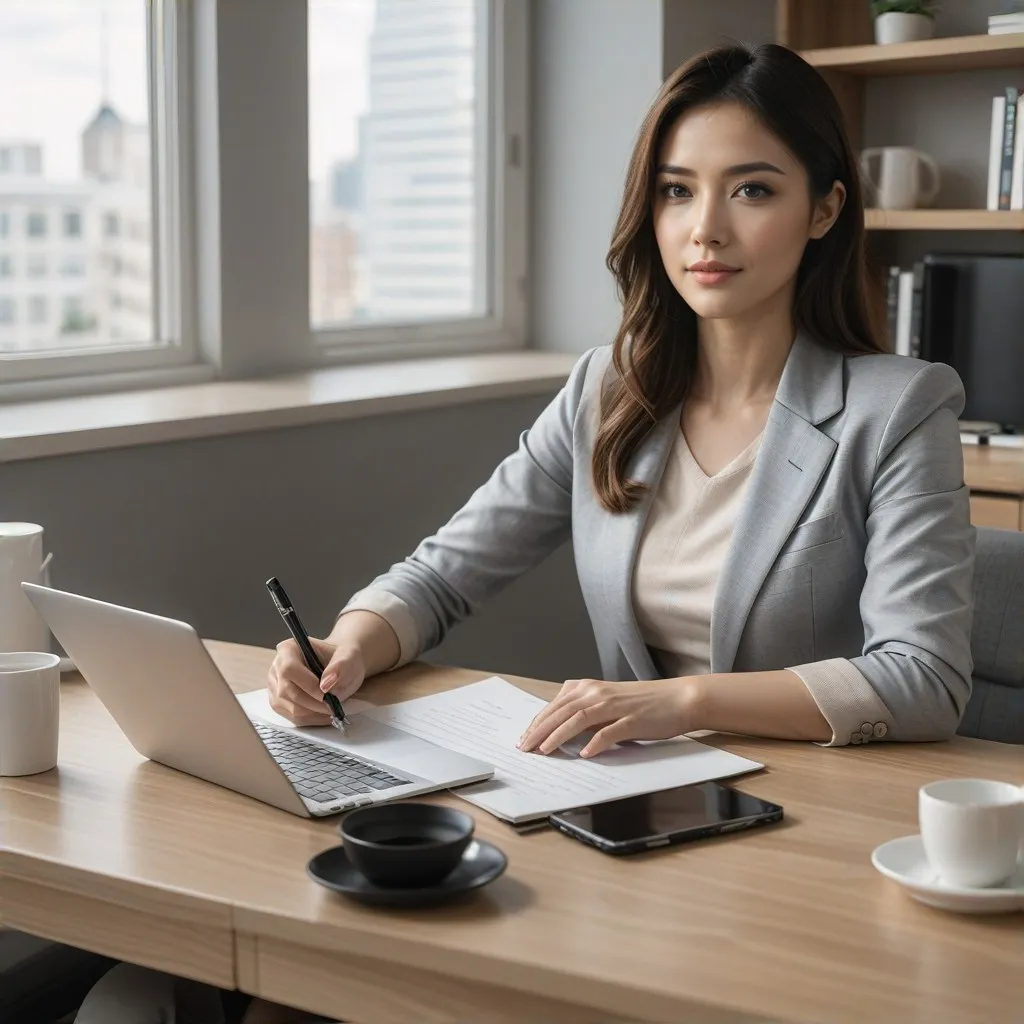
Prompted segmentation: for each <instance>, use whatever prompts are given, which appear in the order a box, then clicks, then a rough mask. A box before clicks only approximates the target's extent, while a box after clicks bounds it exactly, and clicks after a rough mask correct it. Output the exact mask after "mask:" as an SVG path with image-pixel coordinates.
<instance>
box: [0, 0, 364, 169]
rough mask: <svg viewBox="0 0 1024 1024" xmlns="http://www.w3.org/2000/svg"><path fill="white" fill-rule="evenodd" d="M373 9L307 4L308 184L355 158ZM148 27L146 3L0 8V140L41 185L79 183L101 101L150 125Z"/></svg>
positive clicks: (90, 1) (68, 0) (320, 1)
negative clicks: (86, 137) (28, 162)
mask: <svg viewBox="0 0 1024 1024" xmlns="http://www.w3.org/2000/svg"><path fill="white" fill-rule="evenodd" d="M296 2H299V0H296ZM375 7H376V0H313V2H312V3H311V4H310V10H309V19H310V49H309V62H310V111H309V116H310V178H311V180H313V181H321V180H323V179H324V177H325V176H326V175H327V174H328V173H329V170H330V168H331V166H332V165H333V164H334V163H335V162H337V161H339V160H348V159H352V157H354V155H355V152H356V147H357V133H358V123H359V117H360V116H361V115H362V113H363V112H364V111H365V108H366V91H367V48H368V46H367V40H368V36H369V32H370V28H371V25H372V23H373V15H374V10H375ZM104 12H105V13H104ZM104 22H105V31H106V34H107V45H106V54H107V71H106V74H104V71H103V54H104V45H103V34H104ZM145 27H146V19H145V0H102V2H101V0H33V2H32V4H31V5H30V6H28V5H22V4H20V3H19V4H15V3H14V2H12V0H0V96H3V97H17V100H18V102H16V103H12V102H6V103H3V104H0V139H2V140H4V141H7V142H11V141H23V142H38V143H39V144H40V145H42V147H43V153H44V156H43V160H44V164H43V174H44V176H45V177H46V178H48V179H51V180H55V181H77V180H78V179H79V178H80V177H81V155H80V151H79V139H80V137H81V133H82V131H83V130H84V129H85V127H86V126H87V125H88V123H89V121H90V120H91V118H92V117H93V115H94V114H95V113H96V110H97V109H98V108H99V106H100V105H101V103H102V102H103V101H104V100H106V101H107V102H109V103H110V105H111V106H112V107H113V108H114V109H115V110H116V111H117V113H118V114H119V115H120V116H121V117H122V118H124V119H125V120H126V121H129V122H132V123H135V124H146V123H147V122H148V116H149V99H148V94H147V88H148V86H147V81H148V71H147V68H146V44H145ZM105 79H106V83H107V89H106V94H104V80H105ZM339 107H340V109H339Z"/></svg>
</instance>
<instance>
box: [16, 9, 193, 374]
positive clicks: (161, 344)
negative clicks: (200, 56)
mask: <svg viewBox="0 0 1024 1024" xmlns="http://www.w3.org/2000/svg"><path fill="white" fill-rule="evenodd" d="M184 6H185V5H184V4H180V3H179V2H177V0H90V2H88V3H81V2H69V0H32V3H30V4H18V3H0V97H6V98H7V99H8V100H12V99H13V98H14V97H18V96H22V97H26V96H27V97H30V98H31V102H23V103H21V102H6V103H0V140H2V141H3V145H2V146H0V152H5V153H6V160H7V165H8V168H9V171H10V172H11V174H12V175H14V176H16V180H17V188H18V193H17V197H16V201H17V202H18V203H19V204H23V205H24V211H25V212H24V214H22V216H24V234H25V236H27V237H28V238H29V239H44V238H45V239H46V250H47V258H46V260H45V261H44V259H43V258H42V257H41V256H40V257H36V258H34V259H31V260H29V261H28V262H27V263H26V266H25V271H26V273H25V283H24V284H22V283H21V282H20V281H19V280H18V279H15V285H16V287H19V288H28V289H29V290H27V291H19V292H18V294H16V295H15V296H14V298H16V299H18V300H19V301H20V302H22V303H24V308H25V321H26V323H27V324H32V325H34V327H33V328H32V329H31V330H28V329H26V327H25V324H19V325H18V330H17V331H16V332H15V334H14V338H15V342H16V343H15V349H14V350H15V351H16V352H19V351H20V352H29V353H30V354H31V355H35V352H36V350H38V351H39V353H40V357H39V358H38V359H33V358H26V359H19V360H16V361H15V360H10V359H6V360H3V361H0V380H4V381H6V380H12V381H17V380H25V379H32V378H40V377H45V376H53V377H60V376H68V375H71V374H76V373H82V372H93V371H97V372H102V371H107V370H136V369H145V368H148V367H156V366H159V365H164V364H167V363H180V362H182V361H184V360H187V359H191V358H192V352H193V351H194V350H186V349H185V347H184V346H183V345H182V344H181V340H182V339H181V334H180V329H179V322H178V319H179V318H178V312H177V311H178V309H179V297H178V291H177V281H178V280H180V276H179V275H176V274H175V273H174V270H173V263H174V262H175V261H177V260H180V259H181V244H180V243H181V232H182V230H183V229H182V227H181V214H180V208H179V206H178V189H177V182H178V181H179V180H180V177H181V170H180V167H179V159H180V157H179V152H180V150H179V147H178V145H177V137H178V136H177V124H178V120H179V111H180V109H181V102H180V98H181V96H183V95H184V92H183V89H184V87H183V86H182V85H181V84H180V81H179V78H178V75H177V70H176V69H177V66H178V64H177V61H178V57H179V55H180V52H179V51H180V46H181V45H182V40H183V38H185V37H186V36H187V32H185V33H184V34H183V31H182V30H185V29H187V26H188V20H187V19H188V15H187V14H183V13H182V11H181V8H182V7H184ZM22 140H24V141H22ZM11 180H12V181H13V180H15V179H14V178H12V179H11ZM5 187H7V186H5V183H4V178H3V176H0V207H2V206H3V200H4V199H5V198H6V197H5V194H4V191H5ZM154 211H157V212H156V216H157V217H159V218H161V226H160V230H159V231H156V230H154V228H153V225H152V221H153V219H154ZM126 223H132V224H134V225H135V231H134V233H133V238H132V240H131V243H130V244H131V247H132V251H133V252H134V253H139V251H140V250H141V251H142V253H141V254H140V255H139V258H140V259H141V260H142V261H143V262H144V263H146V264H147V265H150V266H152V267H153V268H154V272H153V274H152V275H149V276H147V277H146V278H144V279H142V280H140V281H139V283H138V286H137V287H136V289H135V291H134V292H133V298H134V300H135V303H136V309H135V310H133V313H132V316H131V318H130V320H125V321H123V322H122V319H121V317H122V314H121V312H120V311H119V310H117V309H115V308H111V307H110V306H109V305H108V304H107V301H106V300H107V289H106V287H105V286H104V282H103V280H102V275H94V276H89V275H87V274H86V268H87V266H88V265H90V263H92V264H93V265H96V266H100V265H102V262H103V260H104V259H105V258H107V257H108V256H110V255H114V254H117V253H118V252H120V246H122V245H123V244H125V241H124V239H123V237H122V235H123V225H125V224H126ZM0 227H2V228H3V229H2V230H0V258H2V257H4V256H12V255H13V249H8V250H7V252H5V251H4V250H5V246H7V245H9V243H7V242H5V239H6V238H7V237H8V236H9V235H10V230H9V224H7V223H5V224H3V225H0ZM47 274H56V275H59V276H60V277H61V278H67V279H76V280H77V281H79V282H80V283H79V284H76V285H75V296H74V300H73V302H72V306H73V307H74V308H73V309H71V310H70V311H69V309H65V308H62V307H61V305H60V303H61V301H62V300H61V299H58V298H54V299H53V300H52V301H51V300H49V299H47V297H46V296H44V295H40V294H33V290H32V288H31V286H32V285H33V284H36V283H37V282H35V281H30V280H29V279H30V278H36V279H38V278H40V277H42V276H44V275H47ZM35 291H36V292H38V287H36V288H35ZM69 301H71V300H69ZM90 316H92V317H94V318H95V324H98V325H100V326H99V328H98V329H95V330H92V329H91V330H90V331H89V332H85V331H83V330H82V329H81V326H80V325H81V324H82V323H88V322H90V319H89V318H90ZM69 323H70V325H71V327H72V328H73V329H71V330H68V329H67V328H68V325H69ZM93 326H95V325H93ZM115 327H116V328H118V330H117V334H118V337H117V345H116V346H111V345H110V342H111V341H112V340H113V338H114V330H113V328H115ZM86 334H88V337H86ZM86 347H88V349H89V352H88V354H86V353H85V352H84V351H83V349H84V348H86ZM105 348H106V349H109V351H105V350H104V349H105ZM57 357H60V358H57Z"/></svg>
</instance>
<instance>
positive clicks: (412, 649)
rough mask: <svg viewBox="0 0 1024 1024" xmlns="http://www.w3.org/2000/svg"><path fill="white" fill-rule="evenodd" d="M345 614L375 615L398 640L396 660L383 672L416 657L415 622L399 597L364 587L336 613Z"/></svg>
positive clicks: (416, 638) (405, 663)
mask: <svg viewBox="0 0 1024 1024" xmlns="http://www.w3.org/2000/svg"><path fill="white" fill-rule="evenodd" d="M349 612H373V614H374V615H379V616H380V617H381V618H382V619H383V620H384V621H385V622H386V623H387V624H388V625H389V626H390V627H391V628H392V629H393V630H394V631H395V636H397V637H398V648H399V650H398V661H396V662H395V663H394V665H392V666H391V667H390V668H389V669H388V670H387V671H389V672H390V671H392V670H394V669H396V668H401V667H402V666H403V665H407V664H408V663H409V662H410V661H412V660H414V659H415V657H416V656H417V654H419V633H418V632H417V630H416V622H415V620H414V619H413V617H412V612H410V611H409V607H408V605H406V603H405V602H404V601H403V600H402V599H401V598H400V597H396V596H395V595H394V594H392V593H390V592H389V591H387V590H381V589H380V588H379V587H367V588H366V589H365V590H360V591H359V593H358V594H354V595H353V596H352V598H351V599H350V600H349V602H348V604H346V605H345V607H344V608H342V609H341V611H340V612H339V613H338V618H339V619H340V618H341V617H342V615H347V614H348V613H349Z"/></svg>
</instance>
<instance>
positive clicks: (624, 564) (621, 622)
mask: <svg viewBox="0 0 1024 1024" xmlns="http://www.w3.org/2000/svg"><path fill="white" fill-rule="evenodd" d="M679 411H680V410H679V407H677V408H676V409H675V411H673V412H672V413H670V414H669V415H668V416H666V417H665V418H664V419H662V420H660V421H659V422H658V423H657V424H656V425H655V426H654V428H653V430H652V431H651V433H650V434H648V436H647V437H646V439H645V440H644V442H643V443H642V444H641V445H640V447H639V449H638V450H637V452H636V454H635V455H634V456H633V461H632V464H631V466H630V470H629V474H628V476H629V477H630V479H633V480H637V481H639V482H640V483H643V484H646V485H647V490H646V491H645V492H644V493H643V495H642V497H641V498H640V500H639V501H638V502H637V503H636V505H635V506H634V507H633V508H632V509H630V510H629V511H628V512H624V513H621V514H617V515H616V514H613V513H611V512H608V511H607V510H606V509H604V508H601V511H600V515H601V517H602V519H603V525H602V528H601V529H600V530H599V531H598V540H597V543H598V544H599V548H598V551H599V554H598V557H599V558H600V559H601V560H602V561H604V563H605V566H604V571H603V572H602V574H601V577H602V580H603V582H604V600H605V605H606V607H607V609H608V613H609V616H608V619H607V621H608V622H614V623H616V624H617V626H618V634H619V635H618V637H617V639H618V642H619V647H620V648H621V649H622V653H623V655H624V656H625V658H626V661H627V662H628V663H629V667H630V668H631V669H632V670H633V672H634V674H635V675H636V678H637V679H655V678H657V676H658V672H657V669H656V668H655V665H654V661H653V660H652V658H651V655H650V652H649V651H648V650H647V645H646V644H645V643H644V641H643V638H642V637H641V636H640V630H639V628H638V627H637V624H636V619H635V617H634V615H633V566H634V564H635V562H636V554H637V550H638V548H639V546H640V537H641V535H642V534H643V531H644V525H645V524H646V522H647V514H648V512H649V511H650V508H651V503H652V502H653V500H654V495H655V492H656V491H657V489H658V484H659V483H660V482H661V477H662V474H663V473H664V471H665V464H666V462H667V461H668V456H669V453H670V452H671V451H672V445H673V443H674V442H675V437H676V432H677V431H678V430H679ZM599 507H600V506H599Z"/></svg>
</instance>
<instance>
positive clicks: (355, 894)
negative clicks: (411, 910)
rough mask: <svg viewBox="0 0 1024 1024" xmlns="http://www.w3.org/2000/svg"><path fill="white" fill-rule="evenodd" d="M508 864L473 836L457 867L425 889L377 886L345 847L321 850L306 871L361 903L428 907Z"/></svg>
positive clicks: (491, 877) (489, 878) (470, 887)
mask: <svg viewBox="0 0 1024 1024" xmlns="http://www.w3.org/2000/svg"><path fill="white" fill-rule="evenodd" d="M507 864H508V859H507V858H506V856H505V854H503V853H502V852H501V850H499V849H498V848H497V847H496V846H493V845H492V844H491V843H488V842H485V841H484V840H483V839H474V840H473V841H472V842H471V843H470V844H469V846H467V847H466V852H465V853H463V855H462V860H461V861H460V862H459V865H458V866H457V867H456V868H455V870H454V871H453V872H452V873H451V874H450V875H448V877H447V878H443V879H442V880H441V881H440V882H438V883H437V884H436V885H429V886H425V887H424V888H422V889H385V888H382V887H381V886H377V885H374V884H373V882H371V881H370V880H369V879H368V878H367V877H366V876H365V875H364V874H363V873H362V872H361V871H359V870H358V869H357V868H356V867H355V866H354V865H353V863H352V862H351V861H350V860H349V859H348V854H347V853H346V852H345V847H344V846H332V847H331V848H330V849H329V850H324V852H323V853H318V854H317V855H316V856H315V857H314V858H313V859H312V860H311V861H310V862H309V863H308V864H307V865H306V873H307V874H308V875H309V877H310V878H312V879H313V881H315V882H319V883H320V884H321V885H323V886H326V887H327V888H328V889H333V890H334V891H335V892H340V893H342V894H344V895H345V896H348V897H350V898H351V899H354V900H359V901H360V902H361V903H372V904H376V905H378V906H389V907H425V906H430V905H432V904H437V903H445V902H447V901H448V900H451V899H454V898H456V897H458V896H461V895H463V893H467V892H471V891H472V890H473V889H479V888H480V887H481V886H483V885H487V883H488V882H493V881H494V879H495V878H497V877H498V876H499V875H500V874H501V873H502V872H503V871H504V870H505V866H506V865H507Z"/></svg>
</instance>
